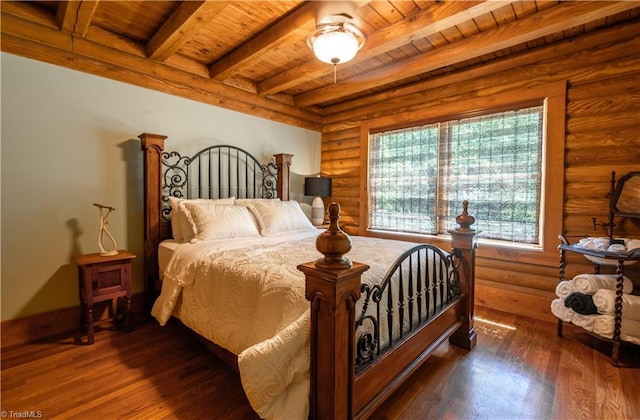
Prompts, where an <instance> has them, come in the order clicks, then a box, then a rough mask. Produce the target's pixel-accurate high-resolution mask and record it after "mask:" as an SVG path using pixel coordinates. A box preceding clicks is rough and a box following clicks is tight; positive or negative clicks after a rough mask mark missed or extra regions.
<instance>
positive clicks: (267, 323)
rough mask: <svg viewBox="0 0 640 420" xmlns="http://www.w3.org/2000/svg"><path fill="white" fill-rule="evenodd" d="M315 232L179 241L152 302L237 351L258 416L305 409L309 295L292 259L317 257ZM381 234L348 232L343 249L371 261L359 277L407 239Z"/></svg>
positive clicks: (390, 258) (381, 268)
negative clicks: (347, 244) (348, 240)
mask: <svg viewBox="0 0 640 420" xmlns="http://www.w3.org/2000/svg"><path fill="white" fill-rule="evenodd" d="M319 233H320V232H319V231H318V230H316V229H313V230H304V231H298V232H296V233H293V234H286V235H280V236H275V237H261V238H251V239H238V240H232V241H228V240H226V241H215V242H201V243H196V244H183V245H180V246H178V247H177V248H176V250H175V252H174V254H173V256H172V258H171V260H170V261H169V264H168V266H167V269H166V271H165V273H164V281H163V285H162V292H161V294H160V297H159V298H158V299H157V301H156V302H155V305H154V307H153V310H152V314H153V316H154V317H156V318H157V319H158V321H159V322H160V324H162V325H164V324H165V323H166V322H167V320H168V319H169V318H170V316H171V315H174V316H176V317H177V318H179V319H180V320H181V321H182V322H184V323H185V324H186V325H187V326H188V327H190V328H191V329H193V330H194V331H196V332H198V333H199V334H200V335H202V336H204V337H206V338H208V339H209V340H211V341H213V342H215V343H217V344H218V345H220V346H222V347H224V348H226V349H227V350H229V351H231V352H233V353H234V354H236V355H238V365H239V368H240V378H241V381H242V385H243V387H244V390H245V393H246V394H247V397H248V399H249V401H250V403H251V405H252V406H253V408H254V410H255V411H256V412H257V413H258V414H259V415H260V416H261V417H263V418H274V419H284V418H286V419H306V418H307V415H308V409H309V407H308V402H309V322H310V319H309V302H308V301H307V300H306V298H305V281H304V275H303V274H302V273H301V272H300V271H299V270H298V269H297V268H296V267H297V266H298V265H299V264H301V263H305V262H309V261H314V260H316V259H318V258H320V257H321V255H320V254H319V253H318V251H317V250H316V248H315V239H316V237H317V236H318V234H319ZM382 241H383V240H381V239H375V238H366V237H352V251H351V252H350V253H349V254H347V255H346V257H348V258H350V259H352V260H353V261H358V262H363V263H366V264H368V265H369V266H370V267H371V268H370V269H369V270H368V271H367V272H365V274H364V276H363V282H366V283H370V282H372V281H375V280H374V279H378V280H379V279H381V278H382V277H383V276H384V274H385V273H386V271H387V269H388V267H389V266H390V265H391V264H392V263H393V262H394V261H395V260H396V258H397V257H398V256H399V255H400V254H401V253H402V252H403V251H405V250H406V249H409V248H410V247H412V246H413V245H415V244H412V243H407V242H400V241H388V240H385V241H384V244H383V243H382ZM383 249H384V251H385V252H380V251H381V250H383Z"/></svg>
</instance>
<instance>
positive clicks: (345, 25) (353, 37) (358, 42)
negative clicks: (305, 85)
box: [307, 14, 365, 83]
mask: <svg viewBox="0 0 640 420" xmlns="http://www.w3.org/2000/svg"><path fill="white" fill-rule="evenodd" d="M364 41H365V37H364V34H363V33H362V32H361V31H360V29H358V28H357V27H356V26H355V25H354V24H353V23H352V22H351V17H350V16H348V15H342V14H341V15H332V16H329V17H326V18H325V19H323V20H322V22H321V23H319V24H318V25H317V26H316V30H315V31H313V32H312V33H311V34H309V36H308V37H307V45H309V48H311V50H312V51H313V53H314V54H315V56H316V57H317V58H318V60H320V61H322V62H324V63H327V64H333V82H334V83H335V82H336V66H337V65H338V64H342V63H346V62H347V61H349V60H352V59H353V57H355V56H356V54H357V52H358V50H360V48H362V46H363V45H364Z"/></svg>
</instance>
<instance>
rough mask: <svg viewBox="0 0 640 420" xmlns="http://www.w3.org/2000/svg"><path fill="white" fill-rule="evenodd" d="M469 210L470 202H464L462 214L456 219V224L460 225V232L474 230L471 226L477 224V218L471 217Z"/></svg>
mask: <svg viewBox="0 0 640 420" xmlns="http://www.w3.org/2000/svg"><path fill="white" fill-rule="evenodd" d="M468 210H469V202H468V201H467V200H464V201H463V202H462V214H460V215H458V217H456V223H457V224H459V225H460V227H459V228H458V230H465V231H468V230H473V229H471V228H470V226H471V225H472V224H474V223H475V222H476V218H475V217H473V216H471V215H470V214H469V212H468Z"/></svg>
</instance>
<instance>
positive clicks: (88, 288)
mask: <svg viewBox="0 0 640 420" xmlns="http://www.w3.org/2000/svg"><path fill="white" fill-rule="evenodd" d="M135 257H136V256H135V255H134V254H132V253H130V252H128V251H124V250H122V251H118V253H117V254H116V255H110V256H101V255H100V254H84V255H78V256H77V257H76V262H77V263H78V277H79V291H80V309H81V314H82V319H81V324H82V327H83V328H86V330H87V341H88V343H89V344H92V343H93V341H94V337H93V335H94V325H93V324H94V320H93V304H94V303H96V302H103V301H106V300H112V299H121V300H122V302H121V303H122V304H121V305H118V306H119V307H120V308H121V309H122V311H123V313H122V314H121V315H122V318H123V319H124V323H125V327H126V329H127V330H131V260H133V259H134V258H135Z"/></svg>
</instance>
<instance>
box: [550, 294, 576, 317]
mask: <svg viewBox="0 0 640 420" xmlns="http://www.w3.org/2000/svg"><path fill="white" fill-rule="evenodd" d="M551 313H552V314H554V315H555V316H556V318H558V319H561V320H563V321H564V322H572V321H573V317H574V315H575V314H576V313H575V312H573V311H572V310H571V308H567V307H566V306H564V299H563V298H557V299H554V300H552V301H551Z"/></svg>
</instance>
